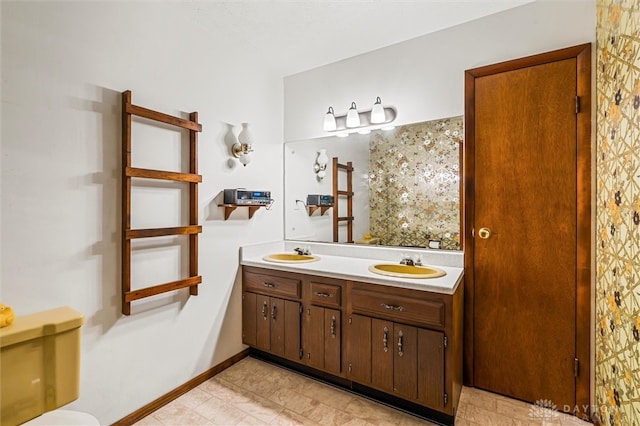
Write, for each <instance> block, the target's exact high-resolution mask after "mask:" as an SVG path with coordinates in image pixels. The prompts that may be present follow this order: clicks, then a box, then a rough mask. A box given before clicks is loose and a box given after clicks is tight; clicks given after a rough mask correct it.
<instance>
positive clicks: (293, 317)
mask: <svg viewBox="0 0 640 426" xmlns="http://www.w3.org/2000/svg"><path fill="white" fill-rule="evenodd" d="M283 319H284V356H285V357H287V358H289V359H293V360H296V361H299V360H300V349H302V344H301V343H300V320H301V318H300V302H292V301H290V300H287V301H285V302H284V317H283Z"/></svg>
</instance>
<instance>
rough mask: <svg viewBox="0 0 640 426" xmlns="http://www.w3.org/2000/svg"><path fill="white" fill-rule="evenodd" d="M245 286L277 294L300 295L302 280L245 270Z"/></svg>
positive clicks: (246, 288)
mask: <svg viewBox="0 0 640 426" xmlns="http://www.w3.org/2000/svg"><path fill="white" fill-rule="evenodd" d="M244 288H245V290H252V291H256V292H259V293H265V294H273V295H276V296H287V297H295V298H299V297H300V280H297V279H294V278H285V277H279V276H276V275H267V274H258V273H255V272H249V271H245V272H244Z"/></svg>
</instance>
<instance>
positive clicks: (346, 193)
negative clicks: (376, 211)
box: [332, 157, 354, 243]
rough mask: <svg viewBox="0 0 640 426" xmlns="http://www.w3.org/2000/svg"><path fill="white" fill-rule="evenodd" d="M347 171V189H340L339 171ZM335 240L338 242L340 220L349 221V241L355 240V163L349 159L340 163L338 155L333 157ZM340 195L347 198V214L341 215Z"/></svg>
mask: <svg viewBox="0 0 640 426" xmlns="http://www.w3.org/2000/svg"><path fill="white" fill-rule="evenodd" d="M339 171H344V172H346V173H347V189H346V190H340V189H338V172H339ZM332 176H333V203H334V209H333V242H335V243H337V242H338V225H339V224H340V222H346V223H347V242H348V243H352V242H353V220H354V217H353V184H352V180H353V163H352V162H351V161H349V162H348V163H347V164H340V163H338V157H333V175H332ZM339 197H343V198H346V199H347V215H346V216H339V209H338V204H339V201H340V198H339Z"/></svg>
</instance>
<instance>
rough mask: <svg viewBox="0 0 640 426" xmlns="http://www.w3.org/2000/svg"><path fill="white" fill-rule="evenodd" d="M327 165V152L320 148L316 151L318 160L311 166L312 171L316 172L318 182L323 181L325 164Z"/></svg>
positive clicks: (325, 172)
mask: <svg viewBox="0 0 640 426" xmlns="http://www.w3.org/2000/svg"><path fill="white" fill-rule="evenodd" d="M328 163H329V157H328V156H327V150H326V149H324V148H321V149H320V151H318V158H317V159H316V164H314V165H313V170H314V171H315V172H316V175H317V177H318V180H322V179H324V177H325V176H326V175H327V171H326V170H327V164H328Z"/></svg>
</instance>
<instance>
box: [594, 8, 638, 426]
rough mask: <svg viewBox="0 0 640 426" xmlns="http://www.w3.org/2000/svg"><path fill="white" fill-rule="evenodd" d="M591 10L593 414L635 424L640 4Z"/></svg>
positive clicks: (604, 420) (613, 421)
mask: <svg viewBox="0 0 640 426" xmlns="http://www.w3.org/2000/svg"><path fill="white" fill-rule="evenodd" d="M596 7H597V30H596V35H597V63H596V68H597V70H596V72H597V76H596V79H597V80H596V81H597V83H596V85H597V105H598V106H597V219H596V220H597V223H596V233H597V235H596V244H597V248H596V263H597V278H596V314H595V315H596V367H595V370H596V371H595V375H596V377H595V382H596V412H597V414H598V415H599V417H600V420H601V421H602V423H603V424H606V425H640V331H639V330H640V2H638V0H618V1H616V0H597V2H596Z"/></svg>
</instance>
